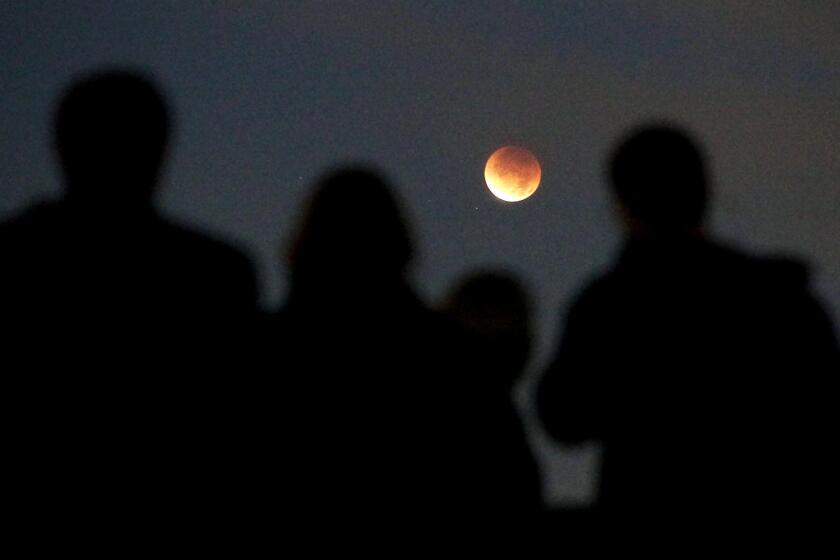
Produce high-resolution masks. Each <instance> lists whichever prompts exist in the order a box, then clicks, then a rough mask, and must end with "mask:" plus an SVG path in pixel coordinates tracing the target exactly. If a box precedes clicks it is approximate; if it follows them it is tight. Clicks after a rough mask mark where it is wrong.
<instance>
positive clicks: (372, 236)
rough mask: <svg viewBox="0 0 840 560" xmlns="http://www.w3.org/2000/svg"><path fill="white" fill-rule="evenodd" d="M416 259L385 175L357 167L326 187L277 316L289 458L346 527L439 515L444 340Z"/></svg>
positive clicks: (308, 219) (296, 247)
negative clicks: (417, 287)
mask: <svg viewBox="0 0 840 560" xmlns="http://www.w3.org/2000/svg"><path fill="white" fill-rule="evenodd" d="M412 256H413V247H412V243H411V239H410V234H409V230H408V226H407V225H406V222H405V220H404V219H403V217H402V211H401V210H400V207H399V204H398V202H397V200H396V198H395V196H394V194H393V193H392V190H391V187H390V186H389V185H388V183H387V182H386V181H385V179H384V178H383V177H382V176H381V175H380V174H379V173H378V172H376V171H375V170H372V169H368V168H366V167H361V166H348V167H343V168H340V169H337V170H334V171H333V172H331V173H329V174H327V175H326V176H325V177H323V178H322V179H321V180H320V181H319V182H318V184H317V185H316V186H315V188H314V193H313V195H312V197H311V200H310V201H309V204H308V207H307V208H306V209H305V211H304V213H303V215H302V220H301V223H300V226H299V227H298V228H297V230H296V232H295V235H294V236H293V240H292V242H291V244H290V249H289V251H288V254H287V258H288V270H289V273H290V274H289V284H290V288H289V292H288V296H287V301H286V303H285V305H284V307H283V308H282V309H281V310H280V311H279V312H278V313H277V314H276V316H275V317H274V318H273V320H272V332H273V333H274V335H273V336H272V340H282V341H283V343H284V348H285V351H284V353H283V355H282V356H280V361H281V363H282V364H283V366H282V368H281V369H283V370H284V371H286V372H288V374H287V375H285V376H284V379H288V380H289V381H288V385H289V386H288V387H287V390H288V392H287V394H290V395H291V394H293V395H295V398H296V402H295V403H288V406H287V407H284V408H285V410H287V411H293V419H290V420H289V423H294V425H295V426H296V427H297V428H298V429H297V430H296V434H295V435H293V436H291V443H290V446H291V447H292V449H295V450H297V452H296V453H293V454H290V456H294V457H296V458H297V459H298V460H297V463H296V464H297V466H296V467H294V469H296V470H297V472H298V474H297V477H298V478H299V480H300V481H302V482H301V484H299V485H298V490H299V492H298V493H297V503H299V504H301V505H300V507H301V509H302V511H303V512H304V513H305V514H306V515H315V516H320V515H321V513H322V509H324V508H329V510H330V511H332V512H334V513H336V514H337V515H338V518H339V519H340V520H341V522H343V523H346V522H351V521H355V522H358V521H359V519H358V515H359V514H360V512H361V511H365V512H372V513H373V515H375V516H376V518H377V521H379V522H381V521H383V519H384V518H387V517H388V516H389V515H390V514H392V513H393V514H396V513H398V512H399V513H401V514H409V513H412V512H417V511H428V510H429V508H432V507H440V501H439V500H437V501H436V500H435V499H434V498H433V496H440V495H441V494H442V492H443V490H442V487H441V486H440V481H441V474H440V473H442V472H443V471H444V469H443V468H442V467H439V466H437V462H439V461H441V459H440V454H439V453H437V452H436V450H435V449H436V447H435V446H437V445H439V443H440V442H439V441H437V440H436V434H439V433H440V432H441V431H442V425H443V422H442V421H441V420H440V419H439V418H437V415H438V414H439V408H440V407H438V406H436V403H437V402H438V400H437V394H438V392H439V391H437V390H436V389H437V388H438V387H439V379H438V377H439V376H442V372H441V369H440V367H438V365H437V364H439V359H440V356H441V349H442V348H443V342H442V337H441V335H440V334H439V333H440V329H438V327H437V325H438V324H439V322H440V319H439V318H437V317H436V316H435V315H434V314H433V313H432V312H431V311H430V310H428V309H427V308H426V306H425V305H424V304H423V303H422V302H421V300H420V299H419V298H418V297H417V295H416V294H415V293H414V291H413V289H412V288H411V286H410V284H409V282H408V280H407V276H406V275H407V267H408V266H409V263H410V262H411V259H412ZM289 466H290V465H289V464H288V462H287V464H286V465H285V467H289ZM349 511H352V512H354V513H353V516H352V517H349V516H348V512H349ZM398 518H400V519H402V518H403V517H398ZM386 520H387V519H386Z"/></svg>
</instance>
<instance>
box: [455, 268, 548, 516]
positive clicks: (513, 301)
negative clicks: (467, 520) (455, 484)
mask: <svg viewBox="0 0 840 560" xmlns="http://www.w3.org/2000/svg"><path fill="white" fill-rule="evenodd" d="M444 308H445V311H446V313H447V315H448V318H449V320H450V321H451V328H452V329H453V332H454V334H455V336H454V340H455V343H454V344H453V349H454V351H455V353H456V356H457V358H456V360H455V364H456V365H455V367H453V368H452V381H451V387H452V388H451V389H450V390H451V391H453V392H455V393H456V394H457V395H458V402H459V406H458V407H456V408H455V410H456V411H457V412H458V417H457V418H456V423H455V426H453V429H455V428H456V426H457V429H458V430H459V431H460V434H459V437H460V446H459V448H458V449H459V451H460V454H461V461H460V464H459V468H460V471H461V472H462V473H463V476H462V480H463V481H464V483H463V491H462V495H464V496H465V497H469V498H470V499H471V500H472V502H473V507H474V509H475V511H476V512H478V513H480V515H482V516H484V517H493V518H517V517H522V516H528V515H532V514H535V513H538V512H540V511H541V510H542V496H541V484H540V474H539V470H538V467H537V464H536V461H535V459H534V457H533V455H532V453H531V449H530V446H529V444H528V441H527V439H526V435H525V429H524V426H523V424H522V420H521V418H520V416H519V414H518V412H517V410H516V407H515V406H514V401H513V390H514V388H515V385H516V383H517V381H519V379H520V377H521V375H522V374H523V372H524V370H525V367H526V365H527V363H528V359H529V357H530V353H531V317H530V302H529V300H528V296H527V294H526V292H525V288H524V287H523V286H522V285H521V284H520V283H519V282H518V281H517V280H516V279H515V278H514V277H512V276H510V275H509V274H507V273H504V272H480V273H475V274H472V275H470V276H468V277H466V278H464V279H463V280H462V281H461V282H460V283H459V284H458V285H457V286H456V287H455V289H454V290H453V291H452V292H451V293H450V294H449V295H448V297H447V298H446V303H445V306H444ZM470 494H471V495H470Z"/></svg>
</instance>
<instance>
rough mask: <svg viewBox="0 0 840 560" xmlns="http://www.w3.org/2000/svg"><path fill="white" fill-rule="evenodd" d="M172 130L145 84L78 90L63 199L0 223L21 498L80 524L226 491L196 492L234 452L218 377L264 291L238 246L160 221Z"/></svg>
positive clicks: (102, 77) (121, 77) (72, 102)
mask: <svg viewBox="0 0 840 560" xmlns="http://www.w3.org/2000/svg"><path fill="white" fill-rule="evenodd" d="M169 128H170V115H169V109H168V107H167V105H166V103H165V101H164V99H163V97H162V96H161V94H160V93H159V91H158V89H157V87H156V86H155V84H154V83H153V82H152V81H151V80H150V79H149V78H147V77H145V76H144V75H142V74H141V73H137V72H135V71H132V70H122V69H115V70H104V71H100V72H96V73H94V74H90V75H87V76H85V77H83V78H81V79H80V80H78V81H77V82H75V83H74V84H73V85H72V86H71V87H70V88H69V90H68V91H67V92H66V94H65V95H64V97H63V98H62V100H61V103H60V105H59V106H58V110H57V112H56V114H55V147H56V150H57V154H58V158H59V161H60V163H61V167H62V170H63V172H64V180H65V187H66V190H65V195H64V197H63V198H62V199H61V200H57V201H53V202H44V203H40V204H36V205H34V206H33V207H31V208H29V209H27V210H26V211H24V212H23V213H22V214H21V215H19V216H17V217H15V218H13V219H11V220H9V221H7V222H5V223H3V224H0V259H2V264H3V274H2V279H0V298H2V306H3V324H4V328H3V330H4V332H5V333H7V334H8V337H7V338H6V345H7V346H6V347H7V349H8V350H9V352H10V354H11V356H12V358H10V359H11V360H12V361H13V362H16V364H17V365H16V366H15V369H16V370H17V373H16V374H15V375H14V377H15V380H16V383H18V385H17V387H16V393H15V394H17V395H18V402H17V403H15V407H16V408H15V410H16V411H17V412H16V416H17V420H18V421H19V423H18V424H17V426H16V428H15V434H16V438H17V440H16V443H15V445H16V446H17V447H15V448H14V449H16V451H15V452H14V453H12V454H11V455H12V456H13V457H14V459H13V460H12V461H11V464H12V465H14V468H15V470H16V472H18V474H19V476H20V477H21V479H20V480H19V481H18V482H19V484H18V487H17V491H18V492H19V493H20V494H21V496H24V497H25V499H24V500H23V501H24V502H26V503H28V504H37V506H34V505H33V507H37V508H41V510H42V511H53V512H56V511H64V512H65V513H66V512H68V511H73V512H74V514H73V516H72V517H73V521H75V522H79V523H83V522H85V521H84V519H85V515H86V514H87V512H89V511H96V512H98V513H100V514H101V513H104V512H110V513H111V514H113V517H111V518H110V520H111V521H113V520H115V519H116V518H121V519H122V518H124V517H123V516H126V515H147V514H148V513H149V511H148V510H149V509H150V508H153V509H155V510H157V512H156V514H155V515H156V516H157V517H156V519H159V520H162V519H163V517H164V516H170V517H169V518H171V519H175V518H177V517H178V516H179V515H181V512H183V508H192V509H190V511H195V508H196V507H197V508H198V509H200V506H199V505H197V504H196V503H195V500H197V499H199V496H201V495H204V494H212V496H209V495H208V496H207V497H206V498H204V499H206V500H208V501H212V500H215V499H218V498H219V495H220V491H219V490H218V488H219V487H220V486H221V485H219V484H215V485H214V490H213V492H209V493H208V492H207V489H206V488H201V486H202V485H203V484H207V482H208V480H209V479H211V478H214V477H215V475H214V474H213V473H216V474H218V473H217V471H214V468H215V466H216V465H218V464H222V463H225V461H226V459H224V457H226V456H227V453H228V452H229V449H227V448H225V446H224V445H223V444H222V442H223V441H224V432H225V431H226V430H229V429H230V423H229V420H230V417H229V416H230V415H231V413H230V410H231V406H232V403H231V401H232V399H231V398H229V397H228V396H227V395H229V394H231V393H235V391H233V390H232V389H233V387H232V382H231V379H232V375H231V374H232V372H231V371H230V370H228V371H226V372H223V373H221V372H219V370H218V369H217V368H219V367H227V368H231V367H233V366H234V365H235V364H236V361H237V359H238V358H237V353H238V351H239V350H238V349H237V347H236V344H235V338H234V337H233V335H234V334H235V333H238V332H242V331H243V330H244V329H245V326H246V325H247V324H248V323H249V322H250V321H251V319H252V315H253V314H254V312H255V306H256V288H255V280H254V275H253V271H252V268H251V265H250V263H249V262H248V260H247V259H246V258H245V257H244V256H243V255H242V254H241V253H240V252H239V251H238V250H236V249H233V248H232V247H230V246H228V245H227V244H225V243H223V242H220V241H217V240H214V239H212V238H210V237H207V236H205V235H202V234H199V233H197V232H194V231H191V230H189V229H185V228H183V227H181V226H178V225H176V224H174V223H173V222H171V221H170V220H169V219H167V218H165V217H163V216H162V215H161V214H160V213H159V212H158V211H157V210H156V209H155V206H154V202H153V201H154V195H155V194H156V191H157V187H158V184H159V176H160V172H161V169H162V163H163V160H164V155H165V152H166V148H167V145H168V139H169ZM225 464H226V463H225ZM163 504H166V505H165V506H164V505H163ZM105 517H108V516H105ZM68 519H69V517H67V516H65V517H64V520H65V521H67V520H68ZM101 521H102V519H99V520H98V521H97V522H101ZM180 522H181V521H179V523H180Z"/></svg>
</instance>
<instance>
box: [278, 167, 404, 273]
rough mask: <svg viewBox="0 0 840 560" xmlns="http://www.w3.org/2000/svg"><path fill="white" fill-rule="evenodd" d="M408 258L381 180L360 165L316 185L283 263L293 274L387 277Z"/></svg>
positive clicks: (399, 221) (399, 219)
mask: <svg viewBox="0 0 840 560" xmlns="http://www.w3.org/2000/svg"><path fill="white" fill-rule="evenodd" d="M412 254H413V250H412V244H411V239H410V236H409V233H408V228H407V226H406V224H405V222H404V220H403V216H402V212H401V211H400V208H399V205H398V203H397V200H396V199H395V197H394V195H393V193H392V191H391V188H390V186H389V185H388V183H387V182H386V180H385V179H384V178H383V177H382V176H381V175H379V173H377V172H376V171H374V170H371V169H367V168H365V167H345V168H341V169H338V170H336V171H334V172H332V173H330V174H328V175H327V176H325V177H324V178H323V179H321V180H320V181H319V182H318V183H317V185H316V187H315V192H314V195H313V197H312V199H311V200H310V203H309V206H308V208H307V210H306V212H305V214H304V217H303V222H302V225H301V227H300V228H299V230H298V232H297V237H296V238H295V240H294V241H293V244H292V247H291V249H290V253H289V259H290V263H291V265H292V269H293V270H294V271H296V272H311V271H318V273H324V272H325V271H328V270H341V271H343V273H346V274H348V275H355V276H380V275H383V274H384V275H386V276H392V275H394V274H401V273H402V272H403V271H404V269H405V267H406V265H407V264H408V263H409V261H410V260H411V258H412Z"/></svg>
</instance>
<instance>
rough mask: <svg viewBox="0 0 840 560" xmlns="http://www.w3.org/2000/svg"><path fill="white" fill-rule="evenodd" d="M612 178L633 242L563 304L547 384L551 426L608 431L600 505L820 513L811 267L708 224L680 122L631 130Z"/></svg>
mask: <svg viewBox="0 0 840 560" xmlns="http://www.w3.org/2000/svg"><path fill="white" fill-rule="evenodd" d="M610 179H611V183H612V187H613V189H614V193H615V195H616V198H617V200H618V203H619V209H620V212H621V217H622V222H623V224H624V227H625V231H626V234H627V242H626V244H625V247H624V250H623V251H622V253H621V255H620V257H619V259H618V262H617V263H616V264H615V266H614V267H613V268H612V270H610V271H609V272H608V273H606V274H605V275H603V276H602V277H600V278H598V279H597V280H595V281H594V282H592V283H591V284H590V285H589V286H588V287H587V288H586V289H585V290H584V292H583V293H582V294H581V295H580V296H579V297H578V298H577V300H576V301H575V302H574V304H573V305H572V307H571V310H570V311H569V313H568V316H567V318H566V327H565V330H564V333H563V338H562V340H561V341H560V345H559V348H558V349H557V353H556V355H555V357H554V359H553V361H552V363H551V365H550V366H549V368H548V370H547V371H546V372H545V376H544V378H543V380H542V382H541V384H540V387H539V390H538V409H539V414H540V417H541V419H542V421H543V423H544V425H545V427H546V429H547V430H548V431H549V433H550V434H551V435H552V436H553V437H554V438H556V439H557V440H558V441H560V442H563V443H566V444H577V443H580V442H584V441H587V440H599V441H601V442H603V449H604V455H603V466H602V472H601V477H600V480H601V482H600V493H599V496H598V501H597V506H596V508H597V511H598V512H599V513H600V514H601V520H602V521H608V522H615V524H614V525H612V526H613V527H624V528H627V527H630V526H632V527H636V528H642V529H644V528H645V527H647V531H648V532H647V533H645V534H647V535H648V536H656V535H658V534H660V533H661V531H663V530H665V528H666V527H668V528H672V527H680V528H682V530H686V531H693V532H695V533H696V534H707V535H712V534H718V531H719V530H720V529H722V528H724V527H730V528H732V527H738V528H742V529H746V528H748V527H752V526H755V527H761V528H763V530H768V529H770V530H773V529H772V528H774V527H775V528H781V529H790V528H791V527H792V526H793V524H794V522H800V523H805V524H814V527H816V526H817V525H818V524H819V523H821V522H822V521H821V520H820V518H819V516H818V515H817V511H818V509H817V506H818V505H819V504H820V502H822V501H823V500H825V499H826V497H827V496H828V495H831V496H832V498H831V500H832V501H833V500H834V498H835V497H836V494H835V493H831V494H829V492H830V490H831V488H832V487H833V486H834V477H835V476H836V473H835V472H834V470H835V469H834V465H836V461H834V460H829V459H830V457H831V456H832V455H833V453H831V450H830V444H829V442H830V441H831V438H830V435H831V430H830V428H829V426H831V425H833V424H834V417H835V416H836V415H835V414H834V413H833V412H832V410H833V407H834V403H833V402H832V399H830V398H829V397H828V391H829V387H830V376H834V375H836V374H837V372H838V371H840V367H838V354H837V346H836V342H835V340H834V338H833V333H832V328H831V325H830V323H829V320H828V319H827V317H826V315H825V313H824V311H823V310H822V309H821V307H820V306H819V304H818V303H817V302H816V301H815V299H814V297H813V296H812V294H811V291H810V289H809V287H808V284H807V272H806V269H805V267H804V266H803V265H802V264H799V263H798V262H796V261H792V260H787V259H770V258H756V257H751V256H747V255H745V254H742V253H740V252H738V251H736V250H734V249H730V248H727V247H725V246H722V245H720V244H718V243H716V242H714V241H712V240H711V239H709V238H708V237H707V236H706V235H704V233H703V228H702V225H703V217H704V215H705V209H706V206H707V198H708V187H707V177H706V168H705V162H704V159H703V157H702V155H701V153H700V151H699V149H698V148H697V147H696V145H695V144H694V143H693V141H692V140H691V139H690V138H689V137H688V136H687V135H686V134H685V133H684V132H682V131H680V130H679V129H678V128H675V127H672V126H670V125H662V126H660V125H652V126H650V127H644V128H640V129H637V130H634V131H632V133H631V134H630V135H629V136H628V137H627V138H625V139H624V140H623V141H622V142H621V143H620V145H619V147H618V149H617V150H616V152H615V153H614V154H613V155H612V158H611V161H610ZM648 523H652V524H650V525H648ZM637 536H639V535H638V534H637Z"/></svg>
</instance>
